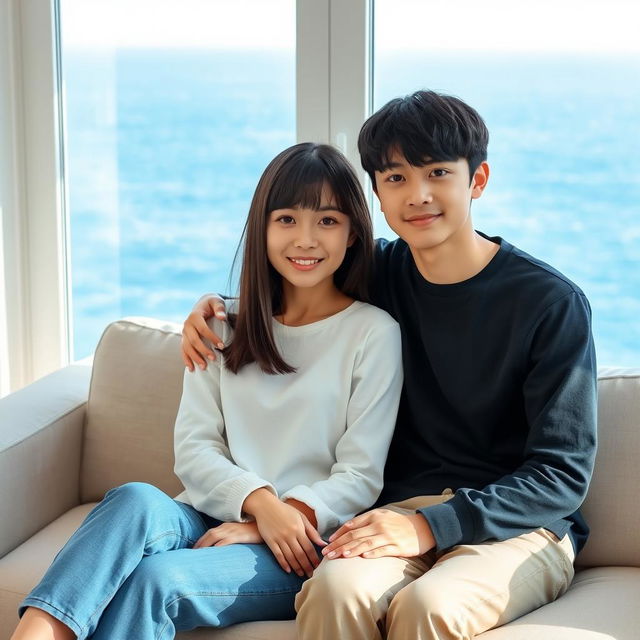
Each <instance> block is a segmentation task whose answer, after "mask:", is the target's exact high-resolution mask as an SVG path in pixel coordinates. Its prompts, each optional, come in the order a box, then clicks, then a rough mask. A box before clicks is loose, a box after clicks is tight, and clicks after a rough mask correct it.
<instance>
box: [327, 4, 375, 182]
mask: <svg viewBox="0 0 640 640" xmlns="http://www.w3.org/2000/svg"><path fill="white" fill-rule="evenodd" d="M371 4H372V0H350V1H349V2H344V1H341V0H331V20H330V31H331V62H330V86H329V95H330V116H329V121H330V136H331V138H330V139H331V142H332V143H333V144H335V145H336V146H337V147H338V148H339V149H340V150H341V151H342V152H343V153H344V154H345V155H346V156H347V158H349V160H350V162H351V163H352V164H353V166H354V167H355V168H356V169H357V171H358V175H359V176H360V180H361V182H363V184H364V183H365V174H364V171H363V170H362V169H361V166H360V156H359V155H358V146H357V142H358V132H359V131H360V127H361V126H362V123H363V122H364V121H365V119H366V118H367V117H368V115H369V113H370V112H371V96H372V94H371V83H370V78H371V56H370V51H371Z"/></svg>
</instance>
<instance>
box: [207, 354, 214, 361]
mask: <svg viewBox="0 0 640 640" xmlns="http://www.w3.org/2000/svg"><path fill="white" fill-rule="evenodd" d="M207 358H209V360H211V361H213V354H212V353H210V354H209V355H208V356H207Z"/></svg>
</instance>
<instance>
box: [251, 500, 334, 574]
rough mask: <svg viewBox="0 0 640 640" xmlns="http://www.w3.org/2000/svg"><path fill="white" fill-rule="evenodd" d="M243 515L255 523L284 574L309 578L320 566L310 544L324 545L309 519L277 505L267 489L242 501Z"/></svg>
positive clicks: (294, 510)
mask: <svg viewBox="0 0 640 640" xmlns="http://www.w3.org/2000/svg"><path fill="white" fill-rule="evenodd" d="M243 511H245V512H246V513H249V514H250V515H252V516H253V517H254V518H255V519H256V524H257V526H258V531H259V532H260V535H261V536H262V539H263V540H264V542H265V543H266V544H267V545H268V546H269V549H271V552H272V553H273V555H274V556H275V558H276V560H277V561H278V564H279V565H280V566H281V567H282V568H283V569H284V570H285V571H286V572H287V573H291V570H293V571H295V572H296V573H297V574H298V575H299V576H300V577H302V576H303V575H305V574H306V575H307V576H308V577H311V575H312V574H313V570H314V569H315V568H316V567H317V566H318V565H319V564H320V558H319V557H318V553H317V552H316V550H315V548H314V546H313V543H314V542H315V543H316V544H318V545H321V546H324V545H325V544H326V543H325V542H324V540H323V539H322V538H321V537H320V534H319V533H318V532H317V531H316V529H314V527H313V525H312V524H311V523H310V522H309V519H308V518H307V517H306V516H305V515H304V514H303V513H301V512H300V511H298V510H297V509H296V508H295V507H293V506H291V505H289V504H285V503H284V502H281V501H280V500H279V499H278V498H277V497H276V496H274V495H273V494H272V493H271V492H270V491H269V490H267V489H257V490H256V491H254V492H253V493H251V494H249V496H248V497H247V498H246V499H245V501H244V505H243Z"/></svg>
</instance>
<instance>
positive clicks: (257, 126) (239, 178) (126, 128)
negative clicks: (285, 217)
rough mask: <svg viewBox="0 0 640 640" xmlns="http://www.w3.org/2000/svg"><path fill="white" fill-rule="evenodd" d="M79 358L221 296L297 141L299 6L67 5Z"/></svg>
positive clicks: (193, 0)
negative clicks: (133, 318)
mask: <svg viewBox="0 0 640 640" xmlns="http://www.w3.org/2000/svg"><path fill="white" fill-rule="evenodd" d="M60 15H61V35H62V62H63V65H62V77H63V81H64V89H65V102H64V104H65V125H66V126H65V132H66V135H65V145H66V158H67V163H66V164H67V171H66V173H67V179H68V184H67V189H68V209H69V211H68V213H69V224H70V274H71V296H70V297H71V305H72V324H73V347H74V349H73V353H74V355H75V358H81V357H83V356H86V355H88V354H89V353H91V352H92V351H93V349H94V348H95V345H96V342H97V339H98V337H99V336H100V333H101V332H102V331H103V329H104V327H105V325H106V324H107V323H108V322H109V321H111V320H115V319H117V318H119V317H122V316H126V315H147V316H154V317H159V318H164V319H169V320H175V321H181V320H182V319H183V318H184V317H185V315H186V314H187V313H188V311H189V309H190V308H191V306H192V304H193V302H194V301H195V299H196V298H197V297H198V296H199V295H201V294H202V293H204V292H205V291H225V290H226V289H227V282H228V276H229V269H230V266H231V262H232V259H233V255H234V252H235V249H236V246H237V243H238V240H239V237H240V234H241V231H242V227H243V224H244V220H245V217H246V213H247V211H248V206H249V202H250V199H251V195H252V193H253V190H254V188H255V184H256V182H257V179H258V177H259V175H260V173H261V172H262V170H263V169H264V167H265V166H266V164H267V162H268V161H269V160H270V159H271V158H272V157H273V156H274V155H275V154H276V153H277V152H278V151H280V150H282V149H283V148H284V147H286V146H288V145H290V144H293V143H294V142H295V1H294V0H271V1H270V2H269V3H264V2H260V1H259V0H243V1H242V2H235V3H229V2H225V1H223V0H206V1H203V0H180V1H179V2H178V1H177V0H163V1H159V0H137V1H136V2H135V3H131V2H128V1H127V0H111V1H110V2H104V1H103V0H60Z"/></svg>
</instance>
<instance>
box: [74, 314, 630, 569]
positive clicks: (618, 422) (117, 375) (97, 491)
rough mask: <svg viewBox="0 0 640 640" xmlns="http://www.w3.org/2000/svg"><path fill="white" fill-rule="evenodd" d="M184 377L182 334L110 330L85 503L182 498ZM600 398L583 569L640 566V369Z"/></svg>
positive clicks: (142, 324)
mask: <svg viewBox="0 0 640 640" xmlns="http://www.w3.org/2000/svg"><path fill="white" fill-rule="evenodd" d="M183 375H184V365H183V363H182V360H181V358H180V327H179V326H178V325H175V324H168V323H161V322H158V321H157V320H149V319H139V318H133V319H127V320H120V321H118V322H114V323H113V324H111V325H109V326H108V327H107V328H106V330H105V332H104V334H103V336H102V338H101V340H100V343H99V345H98V348H97V349H96V353H95V357H94V364H93V375H92V380H91V389H90V392H89V402H88V407H87V424H86V430H85V438H84V454H83V463H82V482H81V497H82V500H83V501H91V500H99V499H100V498H102V496H103V495H104V493H105V492H106V491H107V490H109V489H110V488H112V487H115V486H117V485H119V484H123V483H125V482H131V481H143V482H150V483H152V484H154V485H156V486H157V487H160V488H161V489H162V490H164V491H165V492H167V493H168V494H169V495H177V494H178V493H179V492H180V491H182V486H181V484H180V481H179V480H178V478H177V477H176V476H175V475H174V473H173V462H174V457H173V427H174V422H175V417H176V414H177V410H178V404H179V402H180V395H181V392H182V379H183ZM598 394H599V395H598V432H599V435H598V440H599V443H598V455H597V458H596V465H595V470H594V474H593V481H592V483H591V487H590V489H589V493H588V495H587V499H586V500H585V503H584V505H583V507H582V511H583V513H584V516H585V518H586V520H587V522H588V523H589V526H590V527H591V535H590V537H589V540H588V542H587V544H586V546H585V548H584V549H583V550H582V552H581V553H580V555H579V556H578V559H577V564H578V565H582V566H602V565H623V566H627V565H633V566H638V567H640V506H638V505H639V503H640V497H639V495H638V493H639V489H640V369H639V370H630V369H603V370H601V371H600V375H599V382H598ZM634 505H635V506H634Z"/></svg>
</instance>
